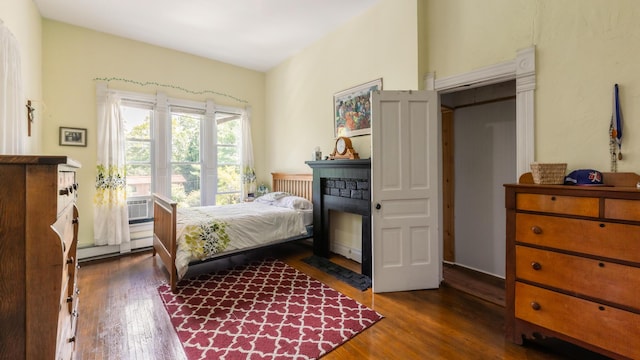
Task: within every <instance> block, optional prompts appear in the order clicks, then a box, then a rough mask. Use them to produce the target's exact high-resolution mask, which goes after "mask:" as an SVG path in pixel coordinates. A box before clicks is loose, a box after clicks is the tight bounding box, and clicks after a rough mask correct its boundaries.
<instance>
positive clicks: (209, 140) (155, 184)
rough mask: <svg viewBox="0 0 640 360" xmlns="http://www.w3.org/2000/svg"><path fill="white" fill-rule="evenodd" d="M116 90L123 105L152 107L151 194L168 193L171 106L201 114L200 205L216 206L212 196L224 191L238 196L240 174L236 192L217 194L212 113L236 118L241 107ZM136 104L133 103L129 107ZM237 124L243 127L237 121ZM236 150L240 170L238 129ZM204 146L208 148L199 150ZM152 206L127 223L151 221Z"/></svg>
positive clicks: (239, 113)
mask: <svg viewBox="0 0 640 360" xmlns="http://www.w3.org/2000/svg"><path fill="white" fill-rule="evenodd" d="M110 91H114V92H115V93H117V94H118V95H119V96H120V98H121V101H122V104H123V105H125V104H126V105H127V106H131V105H141V106H140V107H145V106H148V107H150V108H151V109H152V114H153V115H152V119H151V124H150V142H151V178H152V179H151V188H150V189H151V194H153V193H154V192H156V193H159V194H161V195H164V196H167V197H170V196H171V165H172V161H171V160H172V159H171V146H172V138H171V114H172V111H173V109H180V110H184V111H186V112H196V113H198V114H200V115H204V117H203V121H202V122H201V125H200V126H201V128H200V166H201V168H200V170H201V173H200V189H201V194H200V201H201V205H203V206H206V205H216V195H218V194H227V193H231V194H233V193H238V194H239V198H242V180H241V176H242V174H240V184H239V187H238V191H234V192H220V193H218V176H217V168H218V164H217V156H218V134H217V120H216V113H224V114H232V115H236V117H237V119H239V120H240V121H241V119H242V113H243V111H244V110H243V109H242V108H237V107H231V106H222V105H217V104H215V103H214V102H213V100H206V101H193V100H187V99H177V98H169V97H167V96H166V94H164V93H162V92H158V93H157V94H155V95H152V94H143V93H136V92H129V91H120V90H113V89H110ZM133 107H136V106H133ZM240 126H243V124H242V122H240ZM236 147H237V149H238V153H239V158H238V162H239V164H238V165H239V168H240V171H242V131H241V132H240V134H239V138H238V143H237V145H236ZM204 149H208V151H203V150H204ZM152 197H153V196H152V195H149V196H134V197H131V199H130V198H129V197H127V203H128V202H129V200H131V201H136V200H141V199H148V200H149V201H152ZM152 211H153V209H151V211H150V214H151V217H150V218H149V219H148V220H147V219H144V220H131V219H130V220H129V223H130V224H133V223H138V222H144V221H152V220H153V214H152Z"/></svg>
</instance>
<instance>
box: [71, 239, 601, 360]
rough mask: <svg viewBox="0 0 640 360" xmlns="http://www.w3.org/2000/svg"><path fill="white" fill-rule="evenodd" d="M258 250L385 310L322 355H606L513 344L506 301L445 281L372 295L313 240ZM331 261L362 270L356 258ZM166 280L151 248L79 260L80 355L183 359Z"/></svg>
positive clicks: (535, 359)
mask: <svg viewBox="0 0 640 360" xmlns="http://www.w3.org/2000/svg"><path fill="white" fill-rule="evenodd" d="M259 255H260V256H265V255H270V256H274V257H277V258H279V259H281V260H283V261H285V262H286V263H288V264H289V265H291V266H293V267H295V268H297V269H298V270H301V271H303V272H305V273H307V274H309V275H310V276H312V277H314V278H316V279H318V280H320V281H322V282H324V283H326V284H327V285H329V286H331V287H333V288H334V289H336V290H338V291H340V292H342V293H344V294H345V295H347V296H350V297H351V298H353V299H355V300H357V301H359V302H361V303H362V304H364V305H367V306H369V307H371V308H372V309H374V310H376V311H378V312H379V313H381V314H382V315H384V316H385V318H384V319H382V320H381V321H379V322H378V323H376V324H375V325H373V326H372V327H371V328H369V329H367V330H365V331H364V332H362V333H360V334H358V335H357V336H356V337H354V338H353V339H351V340H350V341H348V342H346V343H345V344H344V345H342V346H340V347H338V348H337V349H335V350H333V351H332V352H330V353H328V354H327V355H326V356H325V357H324V358H323V359H354V358H357V359H532V360H542V359H545V360H546V359H552V360H553V359H557V360H561V359H605V358H604V357H600V356H598V355H595V354H592V353H589V352H587V351H585V350H583V349H580V348H577V347H573V346H570V345H568V344H565V343H561V342H557V341H553V340H550V341H547V342H545V343H529V342H527V343H525V346H518V345H515V344H512V343H509V342H507V341H505V339H504V335H503V319H504V315H503V312H504V308H503V307H501V306H500V305H496V304H495V303H492V302H490V301H486V300H483V299H482V298H480V297H477V296H473V295H469V294H467V293H466V292H463V291H460V290H458V289H456V288H454V287H452V286H448V285H447V284H446V283H445V284H444V285H443V286H442V287H441V288H440V289H438V290H421V291H410V292H396V293H384V294H373V293H372V292H371V289H369V290H366V291H359V290H357V289H355V288H352V287H350V286H349V285H347V284H345V283H342V282H340V281H339V280H337V279H334V278H333V277H331V276H330V275H327V274H325V273H323V272H321V271H320V270H317V269H315V268H313V267H311V266H310V265H307V264H305V263H304V262H302V261H301V259H303V258H305V257H307V256H309V255H311V248H310V247H309V246H308V245H307V244H304V243H302V244H300V243H299V244H289V245H284V246H281V247H278V248H274V249H273V250H271V251H269V252H268V253H266V254H265V252H264V251H262V252H260V254H259ZM254 256H258V255H254ZM331 260H332V261H334V262H336V263H338V264H340V265H342V266H345V267H348V268H351V269H352V270H354V271H359V264H357V263H355V262H353V261H350V260H347V259H345V258H342V257H340V256H334V257H333V258H332V259H331ZM242 261H246V257H242V258H232V259H227V260H220V261H219V262H217V263H215V264H208V265H206V266H200V267H199V268H198V269H196V270H195V272H194V273H198V272H206V271H210V270H212V268H218V267H224V266H229V265H230V264H232V263H239V262H242ZM166 280H167V272H166V270H165V269H164V268H163V266H162V263H161V262H160V260H159V259H157V258H154V257H152V256H151V253H150V252H142V253H136V254H132V255H128V256H123V257H119V258H115V259H110V260H101V261H95V262H89V263H83V264H81V269H80V271H79V287H80V290H81V293H80V302H79V307H80V318H79V321H78V336H77V338H78V343H77V348H76V351H77V359H80V360H82V359H84V360H91V359H153V360H156V359H172V360H174V359H185V357H184V354H183V352H182V347H181V345H180V342H179V341H178V338H177V336H176V334H175V331H174V329H173V327H172V325H171V323H170V321H169V316H168V315H167V313H166V311H165V310H164V307H163V305H162V302H161V300H160V297H159V296H158V292H157V287H158V285H160V284H161V283H163V282H165V281H166Z"/></svg>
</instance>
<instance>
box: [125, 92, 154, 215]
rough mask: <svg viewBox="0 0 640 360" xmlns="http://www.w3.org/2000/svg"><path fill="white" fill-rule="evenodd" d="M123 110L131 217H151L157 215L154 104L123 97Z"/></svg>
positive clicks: (128, 198)
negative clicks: (153, 153) (155, 199)
mask: <svg viewBox="0 0 640 360" xmlns="http://www.w3.org/2000/svg"><path fill="white" fill-rule="evenodd" d="M120 110H121V112H122V116H123V117H124V123H125V125H124V128H125V129H124V131H125V138H126V157H127V159H126V163H127V167H126V174H127V204H128V207H129V220H130V221H134V222H135V221H144V220H150V219H151V218H152V217H153V200H152V199H151V193H152V192H153V191H154V188H153V186H152V185H153V183H154V181H153V163H152V151H153V149H152V142H151V134H152V129H151V125H152V123H153V106H152V105H151V104H147V103H142V102H132V101H123V102H122V105H121V107H120Z"/></svg>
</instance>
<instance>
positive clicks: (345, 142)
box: [329, 136, 360, 160]
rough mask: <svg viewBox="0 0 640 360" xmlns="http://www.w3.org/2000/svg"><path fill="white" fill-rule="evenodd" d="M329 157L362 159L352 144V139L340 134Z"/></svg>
mask: <svg viewBox="0 0 640 360" xmlns="http://www.w3.org/2000/svg"><path fill="white" fill-rule="evenodd" d="M329 159H331V160H336V159H349V160H355V159H360V156H358V153H357V152H356V151H355V150H354V149H353V145H351V139H349V138H348V137H346V136H340V137H338V138H337V139H336V144H335V146H334V147H333V152H332V153H331V155H329Z"/></svg>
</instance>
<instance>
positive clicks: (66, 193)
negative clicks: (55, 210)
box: [60, 188, 69, 195]
mask: <svg viewBox="0 0 640 360" xmlns="http://www.w3.org/2000/svg"><path fill="white" fill-rule="evenodd" d="M60 195H69V189H68V188H64V189H60Z"/></svg>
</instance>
